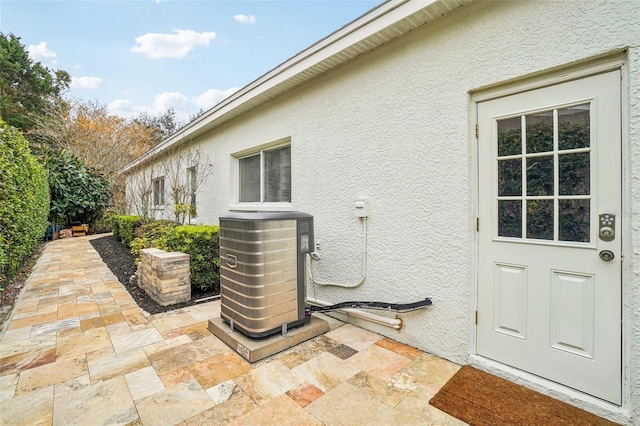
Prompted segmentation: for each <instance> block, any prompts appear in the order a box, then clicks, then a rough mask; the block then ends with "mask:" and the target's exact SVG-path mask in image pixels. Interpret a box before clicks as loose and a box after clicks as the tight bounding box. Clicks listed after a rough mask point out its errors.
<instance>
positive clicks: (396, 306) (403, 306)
mask: <svg viewBox="0 0 640 426" xmlns="http://www.w3.org/2000/svg"><path fill="white" fill-rule="evenodd" d="M432 304H433V301H432V300H431V298H430V297H427V298H426V299H424V300H420V301H418V302H413V303H389V302H341V303H336V304H335V305H330V306H309V308H308V309H309V310H310V311H311V312H329V311H335V310H338V309H347V308H349V309H357V308H361V309H377V310H379V311H395V312H411V311H417V310H418V309H424V308H426V307H427V306H431V305H432Z"/></svg>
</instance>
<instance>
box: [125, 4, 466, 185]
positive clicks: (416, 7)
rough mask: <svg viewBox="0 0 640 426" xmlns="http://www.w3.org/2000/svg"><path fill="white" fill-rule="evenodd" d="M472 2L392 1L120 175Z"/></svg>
mask: <svg viewBox="0 0 640 426" xmlns="http://www.w3.org/2000/svg"><path fill="white" fill-rule="evenodd" d="M468 1H469V0H389V1H387V2H385V3H383V4H381V5H380V6H378V7H376V8H374V9H372V10H371V11H369V12H367V13H366V14H364V15H362V16H361V17H359V18H357V19H356V20H354V21H352V22H351V23H349V24H347V25H345V26H343V27H342V28H340V29H338V30H336V31H335V32H333V33H331V34H330V35H329V36H327V37H325V38H323V39H322V40H320V41H318V42H316V43H315V44H313V45H311V46H310V47H308V48H307V49H305V50H303V51H302V52H300V53H298V54H297V55H295V56H293V57H292V58H290V59H288V60H287V61H285V62H283V63H282V64H280V65H278V66H277V67H275V68H274V69H272V70H271V71H269V72H267V73H266V74H264V75H262V76H261V77H259V78H257V79H256V80H254V81H253V82H251V83H249V84H248V85H246V86H245V87H244V88H242V89H240V90H238V91H237V92H236V93H234V94H233V95H231V96H229V97H228V98H226V99H225V100H223V101H222V102H220V103H219V104H217V105H215V106H214V107H212V108H211V109H210V110H208V111H207V112H205V113H204V114H202V115H201V116H200V117H198V118H196V119H195V120H193V121H192V122H191V123H189V124H187V125H186V126H185V127H183V128H182V129H180V130H179V131H178V132H176V133H175V134H174V135H172V136H170V137H169V138H168V139H165V140H164V141H163V142H162V143H160V144H159V145H157V146H156V147H154V148H153V149H151V150H150V151H148V152H146V153H145V154H143V155H141V156H140V157H138V158H137V159H135V160H134V161H132V162H131V163H129V164H128V165H126V166H125V167H123V168H122V169H121V171H120V173H126V172H128V171H130V170H132V169H134V168H136V167H137V166H139V165H141V164H143V163H145V162H146V161H147V160H149V159H152V158H154V157H156V156H157V155H159V154H161V153H163V152H164V151H165V150H167V149H168V148H170V147H172V146H174V145H177V144H181V143H183V142H186V141H189V140H191V139H193V138H194V137H196V136H198V135H199V134H201V133H204V132H205V131H208V130H210V129H212V128H214V127H216V126H217V125H219V124H222V123H223V122H225V121H226V120H228V119H230V118H232V117H233V116H234V115H236V114H238V113H241V112H243V111H244V110H248V109H250V108H251V107H252V105H251V104H252V101H254V102H256V101H257V100H258V98H259V97H260V96H261V95H264V94H266V93H267V92H268V91H269V90H273V89H277V88H278V86H281V85H283V84H284V83H286V82H288V81H291V80H292V79H293V78H294V77H296V76H300V74H302V73H304V72H305V71H307V70H310V69H311V68H313V67H314V66H317V65H318V64H320V63H322V62H323V61H325V60H327V59H330V58H332V57H334V56H336V55H337V54H339V53H341V52H344V51H345V50H346V49H348V48H349V47H351V46H353V45H355V44H357V43H359V42H361V41H363V40H367V39H369V38H371V39H372V42H371V43H369V45H368V46H367V51H370V50H373V49H375V48H377V47H379V46H380V45H381V44H383V43H384V42H385V41H380V40H377V41H376V39H375V38H374V36H375V35H376V34H378V33H380V32H381V31H383V30H385V29H390V28H393V27H394V25H396V24H398V23H400V22H401V21H403V20H405V19H406V18H408V17H410V16H412V15H414V14H418V12H420V11H422V10H426V9H432V11H431V12H429V13H426V14H425V15H424V16H421V17H420V18H419V19H418V20H417V22H416V23H415V24H414V25H413V27H411V26H406V25H405V26H403V25H398V29H397V30H398V35H397V36H399V35H401V34H403V33H404V32H407V31H410V30H411V29H414V28H416V27H419V26H421V25H423V24H426V23H427V22H430V21H432V20H435V19H437V18H440V17H442V16H444V15H446V14H447V13H449V12H450V11H451V10H452V9H454V8H456V7H459V6H462V5H464V4H465V3H467V2H468ZM397 36H396V37H397ZM351 59H352V58H348V59H344V61H343V62H347V61H349V60H351ZM335 66H337V65H335ZM282 91H283V92H284V91H286V88H283V89H282ZM243 107H244V108H243ZM234 113H235V114H234Z"/></svg>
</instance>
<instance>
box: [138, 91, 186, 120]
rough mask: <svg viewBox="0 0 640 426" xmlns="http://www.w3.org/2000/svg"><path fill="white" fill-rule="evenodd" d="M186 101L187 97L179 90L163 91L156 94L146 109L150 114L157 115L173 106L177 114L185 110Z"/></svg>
mask: <svg viewBox="0 0 640 426" xmlns="http://www.w3.org/2000/svg"><path fill="white" fill-rule="evenodd" d="M188 103H189V99H188V98H187V97H186V96H185V95H183V94H182V93H180V92H165V93H160V94H159V95H156V96H155V97H154V98H153V102H152V103H151V105H149V107H148V108H147V109H146V111H147V112H148V113H149V114H151V115H158V114H164V113H165V112H167V110H169V109H170V108H173V109H174V110H175V111H176V114H178V113H179V112H181V111H185V110H186V108H187V105H188Z"/></svg>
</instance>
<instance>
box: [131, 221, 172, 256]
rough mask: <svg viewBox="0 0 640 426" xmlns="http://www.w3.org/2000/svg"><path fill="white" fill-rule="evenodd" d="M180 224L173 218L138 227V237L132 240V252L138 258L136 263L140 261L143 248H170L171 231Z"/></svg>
mask: <svg viewBox="0 0 640 426" xmlns="http://www.w3.org/2000/svg"><path fill="white" fill-rule="evenodd" d="M178 226H180V224H179V223H177V222H173V221H171V220H158V221H155V222H149V223H145V224H144V225H142V226H140V227H139V228H138V229H136V237H135V238H134V239H133V241H132V242H131V253H132V254H133V255H134V256H135V258H136V264H138V263H140V250H142V249H146V248H151V247H154V248H157V249H160V250H165V251H166V250H168V249H169V247H168V245H167V238H168V237H169V233H170V232H171V231H172V230H173V228H176V227H178Z"/></svg>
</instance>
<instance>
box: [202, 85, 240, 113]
mask: <svg viewBox="0 0 640 426" xmlns="http://www.w3.org/2000/svg"><path fill="white" fill-rule="evenodd" d="M238 90H240V88H239V87H232V88H230V89H227V90H218V89H210V90H207V91H206V92H204V93H203V94H201V95H199V96H196V98H195V99H194V100H193V101H194V102H195V104H196V105H197V106H198V107H199V108H202V109H203V110H207V109H209V108H211V107H212V106H214V105H216V104H219V103H220V102H222V101H223V100H224V99H226V98H228V97H229V96H231V95H233V94H234V93H235V92H237V91H238Z"/></svg>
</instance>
